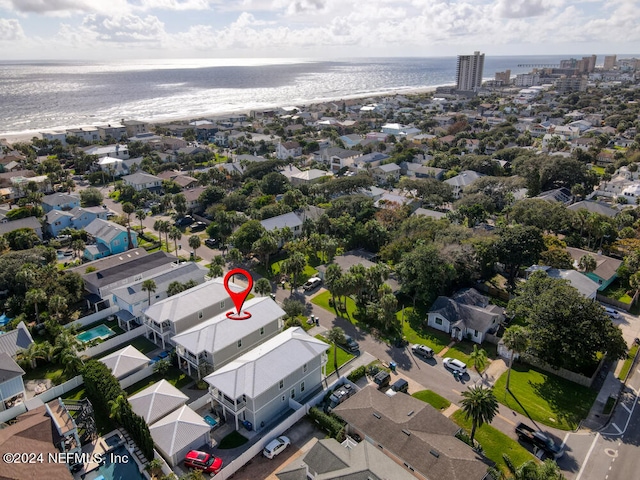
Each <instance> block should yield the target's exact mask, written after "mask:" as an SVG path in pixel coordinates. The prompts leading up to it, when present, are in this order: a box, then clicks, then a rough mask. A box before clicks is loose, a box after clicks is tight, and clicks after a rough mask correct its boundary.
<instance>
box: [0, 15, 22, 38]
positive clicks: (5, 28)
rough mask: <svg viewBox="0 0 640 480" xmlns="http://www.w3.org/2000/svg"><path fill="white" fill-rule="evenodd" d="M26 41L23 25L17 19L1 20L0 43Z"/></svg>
mask: <svg viewBox="0 0 640 480" xmlns="http://www.w3.org/2000/svg"><path fill="white" fill-rule="evenodd" d="M23 39H24V32H23V31H22V25H20V22H19V21H18V20H16V19H15V18H0V42H14V41H19V40H23Z"/></svg>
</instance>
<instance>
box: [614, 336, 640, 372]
mask: <svg viewBox="0 0 640 480" xmlns="http://www.w3.org/2000/svg"><path fill="white" fill-rule="evenodd" d="M637 352H638V344H637V343H634V344H633V347H631V348H630V349H629V353H627V359H626V360H625V361H624V364H623V365H622V369H621V370H620V374H619V375H618V378H619V379H620V380H622V381H624V380H625V379H626V378H627V375H628V374H629V370H631V365H632V364H633V359H634V358H635V357H636V353H637Z"/></svg>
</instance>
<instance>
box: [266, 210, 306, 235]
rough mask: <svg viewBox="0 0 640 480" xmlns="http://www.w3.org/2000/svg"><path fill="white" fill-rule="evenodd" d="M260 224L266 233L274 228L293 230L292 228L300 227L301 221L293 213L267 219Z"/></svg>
mask: <svg viewBox="0 0 640 480" xmlns="http://www.w3.org/2000/svg"><path fill="white" fill-rule="evenodd" d="M260 224H261V225H262V226H263V227H264V228H265V229H266V230H267V231H268V232H270V231H272V230H274V229H276V228H284V227H289V228H290V229H292V230H293V228H294V227H300V226H302V220H300V217H298V215H296V214H295V213H293V212H289V213H285V214H283V215H278V216H277V217H271V218H267V219H265V220H262V221H260Z"/></svg>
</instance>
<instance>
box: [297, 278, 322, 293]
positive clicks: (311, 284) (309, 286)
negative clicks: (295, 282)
mask: <svg viewBox="0 0 640 480" xmlns="http://www.w3.org/2000/svg"><path fill="white" fill-rule="evenodd" d="M321 284H322V279H321V278H318V277H311V278H310V279H309V280H307V282H306V283H305V284H304V285H302V289H303V290H304V291H305V292H310V291H311V290H313V289H315V288H317V287H319V286H320V285H321Z"/></svg>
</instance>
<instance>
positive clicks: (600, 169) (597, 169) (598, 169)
mask: <svg viewBox="0 0 640 480" xmlns="http://www.w3.org/2000/svg"><path fill="white" fill-rule="evenodd" d="M591 170H593V171H594V172H596V173H597V174H598V175H600V176H602V175H604V167H598V166H596V165H594V166H592V167H591Z"/></svg>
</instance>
